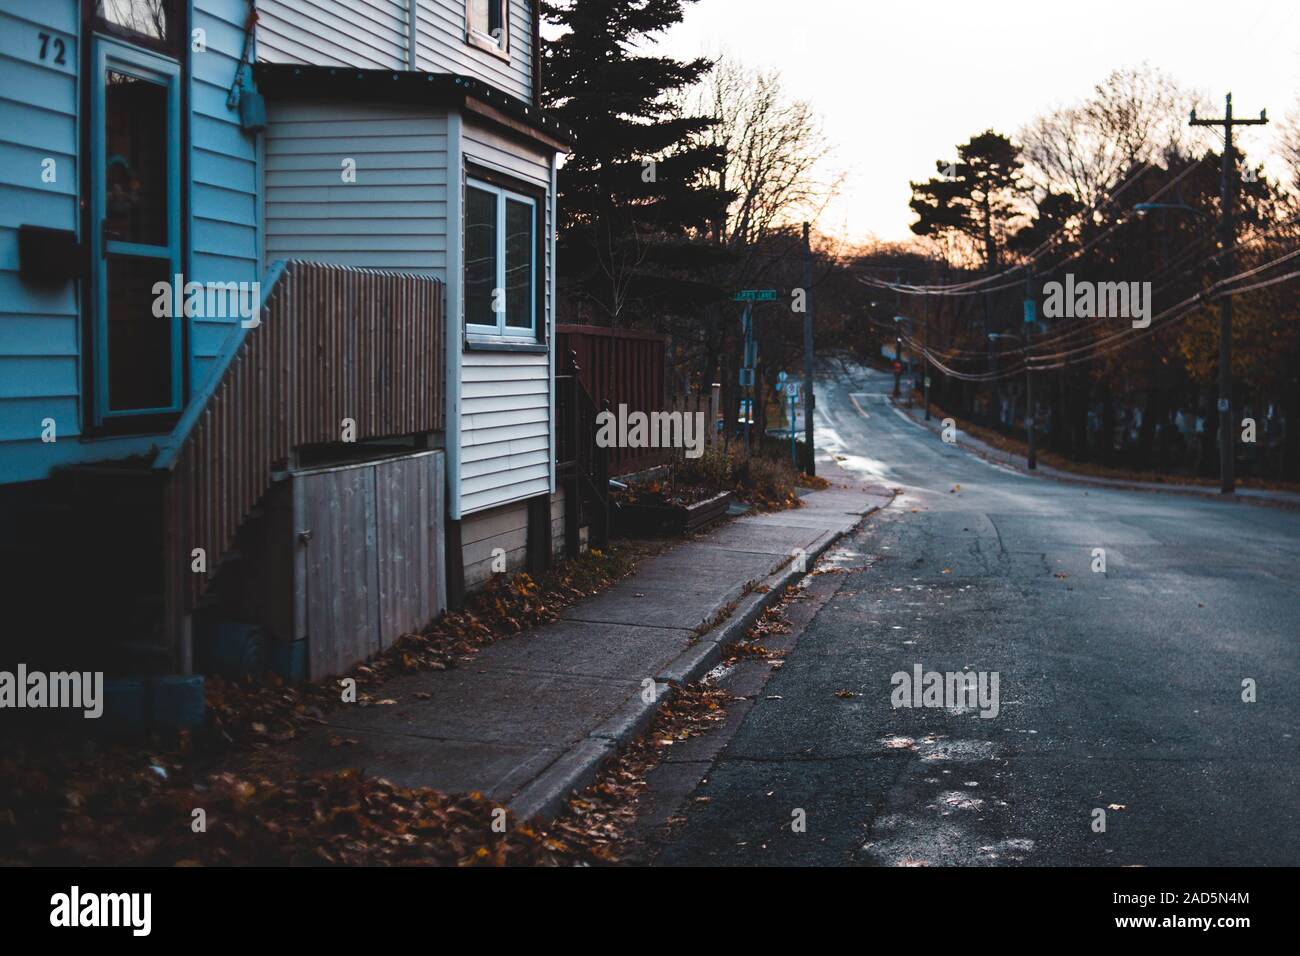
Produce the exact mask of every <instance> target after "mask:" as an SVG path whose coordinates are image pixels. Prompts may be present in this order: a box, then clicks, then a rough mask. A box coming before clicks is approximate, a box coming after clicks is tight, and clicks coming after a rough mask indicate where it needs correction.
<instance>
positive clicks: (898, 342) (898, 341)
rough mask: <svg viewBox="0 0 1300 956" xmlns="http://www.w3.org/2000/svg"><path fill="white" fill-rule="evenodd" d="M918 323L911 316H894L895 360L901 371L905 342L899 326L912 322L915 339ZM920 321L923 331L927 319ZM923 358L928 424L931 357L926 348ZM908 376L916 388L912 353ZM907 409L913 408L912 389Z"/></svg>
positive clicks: (923, 351)
mask: <svg viewBox="0 0 1300 956" xmlns="http://www.w3.org/2000/svg"><path fill="white" fill-rule="evenodd" d="M917 321H918V320H917V319H913V318H912V317H910V316H906V315H896V316H894V342H895V345H894V360H895V361H896V362H898V363H899V368H900V369H901V368H902V354H903V353H902V348H903V345H902V341H903V340H902V335H901V333H900V331H899V330H900V329H901V325H899V323H901V322H910V323H912V334H913V337H915V334H916V323H917ZM919 321H920V323H921V328H923V329H924V328H926V324H925V319H921V320H919ZM926 338H927V339H928V338H929V336H928V334H927V336H926ZM912 351H913V352H915V349H913V350H912ZM921 358H922V360H923V361H924V363H925V364H924V365H923V366H922V370H923V372H924V375H925V380H924V384H923V386H922V387H923V390H924V392H925V420H926V421H927V422H928V421H929V420H930V356H928V355H926V354H925V350H924V347H923V348H922V350H921ZM907 374H908V377H909V378H910V379H911V382H912V386H913V387H915V386H916V375H915V372H914V371H913V368H912V354H911V353H909V354H908V356H907ZM894 397H895V398H897V397H898V377H897V376H895V378H894ZM907 407H908V408H911V407H912V391H911V389H910V388H909V389H908V392H907Z"/></svg>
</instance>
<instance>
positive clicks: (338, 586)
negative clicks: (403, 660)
mask: <svg viewBox="0 0 1300 956" xmlns="http://www.w3.org/2000/svg"><path fill="white" fill-rule="evenodd" d="M294 496H295V513H296V514H298V515H300V516H301V521H302V525H300V526H299V527H298V528H297V529H296V533H297V539H298V540H297V542H296V543H297V546H298V547H300V548H302V550H303V551H304V552H305V555H306V561H305V573H306V580H305V582H304V588H303V591H304V594H305V603H306V622H305V623H306V633H307V661H308V670H309V673H310V676H311V677H312V679H313V680H314V679H318V678H321V677H326V676H329V675H332V674H341V673H343V672H345V671H347V670H348V669H349V668H350V667H352V665H354V664H356V663H357V662H358V661H362V660H365V659H367V658H369V657H371V656H372V655H374V654H376V653H378V652H379V650H380V611H379V599H380V587H379V561H378V548H377V542H378V535H377V533H376V516H375V501H376V474H375V469H374V468H373V467H362V468H334V469H329V470H327V471H320V472H311V473H307V474H301V475H298V476H295V478H294ZM297 501H301V506H298V505H297ZM304 536H306V538H305V540H304Z"/></svg>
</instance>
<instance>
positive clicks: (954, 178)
mask: <svg viewBox="0 0 1300 956" xmlns="http://www.w3.org/2000/svg"><path fill="white" fill-rule="evenodd" d="M935 166H936V168H937V169H938V171H939V173H940V175H939V176H938V177H935V178H932V179H930V180H928V181H926V182H924V183H911V187H912V202H911V206H912V211H913V212H915V213H916V214H917V217H918V219H917V221H916V222H915V223H914V224H913V225H912V231H913V232H914V233H916V234H917V235H918V236H933V237H935V238H940V239H942V238H953V237H956V236H961V237H964V238H965V239H966V240H968V241H969V242H970V243H971V244H972V246H973V247H974V248H975V249H977V250H978V254H979V256H980V257H981V258H982V259H983V261H984V267H985V269H987V270H988V271H990V272H992V271H994V270H996V269H997V267H998V260H999V254H1000V252H1001V250H1002V249H1004V248H1005V247H1006V244H1007V238H1008V235H1009V233H1010V232H1011V220H1012V219H1014V218H1016V217H1017V216H1018V215H1019V214H1020V212H1021V209H1020V203H1021V201H1022V199H1023V197H1024V195H1025V193H1026V192H1027V191H1028V187H1027V185H1026V184H1025V183H1024V181H1023V180H1022V178H1021V172H1022V170H1023V168H1024V163H1023V162H1022V161H1021V159H1020V148H1019V147H1018V146H1016V145H1015V144H1014V143H1012V142H1011V140H1009V139H1008V138H1007V137H1005V136H1003V135H1002V134H1001V133H995V132H994V131H993V130H987V131H985V132H983V133H980V134H979V135H978V136H973V137H971V140H970V142H968V143H965V144H963V145H961V146H958V147H957V162H956V163H953V164H951V165H950V164H948V163H945V162H943V161H942V160H940V161H939V162H938V163H936V164H935Z"/></svg>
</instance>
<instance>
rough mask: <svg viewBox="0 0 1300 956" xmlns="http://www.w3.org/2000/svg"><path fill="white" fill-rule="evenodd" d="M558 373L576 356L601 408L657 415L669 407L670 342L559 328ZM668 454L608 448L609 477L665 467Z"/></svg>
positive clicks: (650, 335)
mask: <svg viewBox="0 0 1300 956" xmlns="http://www.w3.org/2000/svg"><path fill="white" fill-rule="evenodd" d="M555 331H556V346H557V348H558V350H559V351H558V352H557V358H556V367H557V369H567V368H568V364H567V362H568V356H569V354H570V353H573V355H574V356H575V360H576V361H577V364H578V379H579V380H580V381H581V382H582V384H583V385H584V386H585V387H586V389H587V392H588V393H589V394H590V395H591V397H592V399H593V400H594V401H595V404H596V407H597V408H601V407H602V405H603V403H604V402H606V401H608V402H609V407H610V409H611V410H612V411H613V412H614V413H615V414H617V413H618V407H619V405H626V406H627V410H628V411H629V412H637V411H640V412H647V413H649V412H654V411H663V410H665V409H666V408H667V404H666V401H665V397H664V360H665V356H666V351H667V347H668V346H667V342H668V339H667V337H666V336H664V335H660V334H659V333H657V332H640V331H634V330H631V329H607V328H603V327H601V326H596V325H559V326H556V330H555ZM669 455H670V452H669V450H667V449H660V448H611V449H609V474H610V475H611V476H614V477H617V476H619V475H627V474H631V473H632V472H636V471H642V470H644V469H646V468H652V467H654V466H655V465H658V464H662V463H663V462H664V461H666V460H667V459H668V457H669Z"/></svg>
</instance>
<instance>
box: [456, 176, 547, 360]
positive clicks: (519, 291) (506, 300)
mask: <svg viewBox="0 0 1300 956" xmlns="http://www.w3.org/2000/svg"><path fill="white" fill-rule="evenodd" d="M537 209H538V203H537V200H536V199H534V198H533V197H531V196H525V195H522V194H520V193H515V192H511V191H510V190H508V189H504V188H502V187H500V186H494V185H491V184H489V183H486V182H481V181H479V180H474V179H471V180H469V181H468V182H467V183H466V186H465V294H464V301H465V331H466V332H468V333H469V334H470V335H497V336H526V337H528V338H530V339H535V338H536V337H537Z"/></svg>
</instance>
